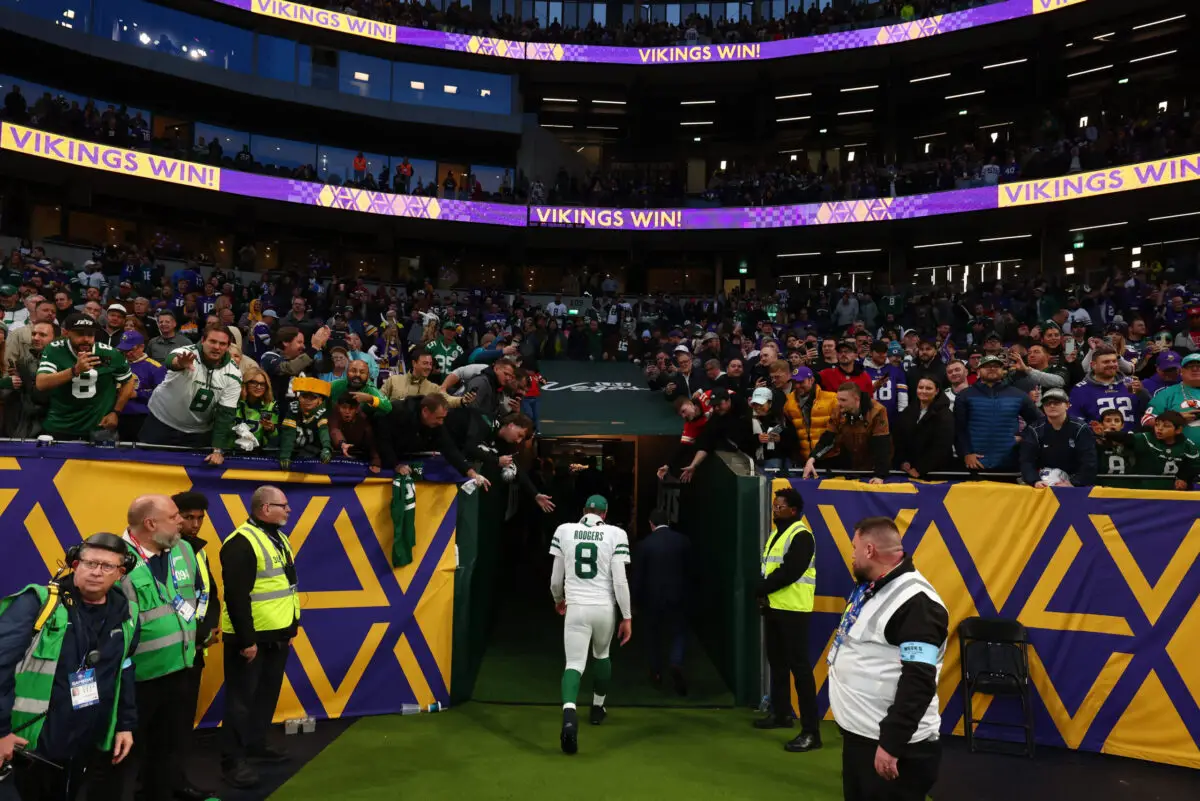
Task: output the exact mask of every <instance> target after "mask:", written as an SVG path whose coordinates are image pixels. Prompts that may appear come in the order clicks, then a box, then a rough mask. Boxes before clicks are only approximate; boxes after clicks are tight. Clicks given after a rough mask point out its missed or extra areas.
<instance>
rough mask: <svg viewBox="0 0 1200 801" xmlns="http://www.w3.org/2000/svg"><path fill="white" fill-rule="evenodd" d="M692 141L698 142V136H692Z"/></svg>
mask: <svg viewBox="0 0 1200 801" xmlns="http://www.w3.org/2000/svg"><path fill="white" fill-rule="evenodd" d="M692 141H693V142H699V141H700V137H698V136H693V137H692Z"/></svg>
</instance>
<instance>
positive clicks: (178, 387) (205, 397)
mask: <svg viewBox="0 0 1200 801" xmlns="http://www.w3.org/2000/svg"><path fill="white" fill-rule="evenodd" d="M215 338H216V339H217V340H218V341H219V339H221V337H215ZM226 339H227V337H226ZM208 342H209V340H207V339H206V340H204V342H201V343H200V344H199V345H185V346H184V347H182V348H176V349H175V350H173V351H171V353H170V354H169V355H168V356H167V360H166V362H167V377H166V379H165V380H164V381H163V382H162V383H161V384H159V385H158V386H157V387H155V388H154V394H152V395H151V396H150V403H149V404H147V406H148V407H149V409H150V414H152V415H154V416H155V417H156V418H158V421H159V422H161V423H164V424H166V425H167V426H168V427H169V428H173V429H175V430H176V431H182V432H183V433H185V434H202V433H205V432H208V431H211V432H213V443H212V444H213V447H214V448H229V447H232V445H233V433H232V432H233V420H234V417H235V415H236V413H237V406H238V401H239V400H241V397H242V371H241V370H240V369H238V366H237V365H236V364H234V363H233V359H231V358H230V356H229V353H228V351H226V352H224V353H221V354H220V355H219V356H218V358H216V359H211V360H206V359H207V357H206V356H205V354H204V348H205V347H206V346H207V345H206V343H208ZM226 346H227V345H226ZM188 354H190V361H187V363H186V364H183V366H182V368H181V367H180V365H181V362H180V357H183V356H186V355H188Z"/></svg>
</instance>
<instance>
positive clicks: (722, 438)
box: [696, 399, 758, 458]
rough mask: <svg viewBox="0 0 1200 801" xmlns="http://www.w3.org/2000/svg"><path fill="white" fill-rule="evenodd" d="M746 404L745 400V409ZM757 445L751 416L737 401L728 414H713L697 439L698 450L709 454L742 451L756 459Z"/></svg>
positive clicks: (743, 402)
mask: <svg viewBox="0 0 1200 801" xmlns="http://www.w3.org/2000/svg"><path fill="white" fill-rule="evenodd" d="M745 403H746V402H745V401H744V400H743V401H742V405H743V407H744V406H745ZM757 445H758V440H757V439H755V438H754V430H753V428H752V427H751V425H750V416H749V415H748V414H746V413H745V412H744V411H743V410H742V409H740V408H739V406H738V402H737V399H734V401H733V404H732V405H731V406H730V409H729V412H728V413H727V414H717V413H716V412H713V413H712V417H710V418H708V423H707V424H706V425H705V426H704V428H703V429H702V430H701V431H700V436H698V437H697V438H696V449H697V450H701V451H704V452H705V453H709V454H711V453H712V452H713V451H741V452H742V453H744V454H746V455H747V456H749V457H751V458H754V451H755V449H756V446H757Z"/></svg>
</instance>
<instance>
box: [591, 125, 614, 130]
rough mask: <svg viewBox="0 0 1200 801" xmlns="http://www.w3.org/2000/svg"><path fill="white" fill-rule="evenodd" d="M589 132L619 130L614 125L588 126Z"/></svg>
mask: <svg viewBox="0 0 1200 801" xmlns="http://www.w3.org/2000/svg"><path fill="white" fill-rule="evenodd" d="M587 129H588V130H589V131H616V130H619V129H618V128H617V126H615V125H589V126H588V127H587Z"/></svg>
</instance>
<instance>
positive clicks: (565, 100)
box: [542, 97, 579, 103]
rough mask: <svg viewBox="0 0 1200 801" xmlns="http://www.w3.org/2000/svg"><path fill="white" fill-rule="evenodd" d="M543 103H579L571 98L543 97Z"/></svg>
mask: <svg viewBox="0 0 1200 801" xmlns="http://www.w3.org/2000/svg"><path fill="white" fill-rule="evenodd" d="M542 102H543V103H578V102H579V101H578V100H577V99H575V98H573V97H543V98H542Z"/></svg>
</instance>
